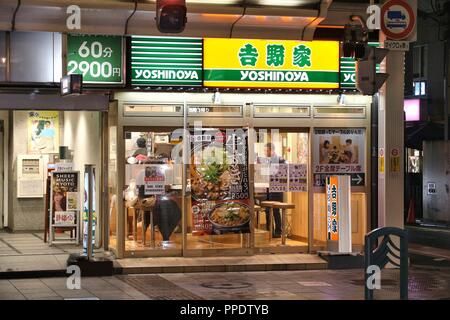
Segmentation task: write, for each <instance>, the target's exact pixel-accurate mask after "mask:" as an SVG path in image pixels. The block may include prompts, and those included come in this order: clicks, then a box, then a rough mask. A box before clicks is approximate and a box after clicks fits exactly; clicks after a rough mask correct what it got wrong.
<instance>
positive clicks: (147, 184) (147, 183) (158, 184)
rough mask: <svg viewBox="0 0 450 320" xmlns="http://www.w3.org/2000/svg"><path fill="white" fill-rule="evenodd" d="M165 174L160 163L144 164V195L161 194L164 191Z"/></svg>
mask: <svg viewBox="0 0 450 320" xmlns="http://www.w3.org/2000/svg"><path fill="white" fill-rule="evenodd" d="M165 180H166V175H165V172H164V168H163V167H162V166H161V165H152V166H145V176H144V193H145V195H146V196H147V195H163V194H164V193H165V188H164V185H165Z"/></svg>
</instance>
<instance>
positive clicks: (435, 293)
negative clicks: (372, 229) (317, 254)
mask: <svg viewBox="0 0 450 320" xmlns="http://www.w3.org/2000/svg"><path fill="white" fill-rule="evenodd" d="M398 283H399V272H398V270H393V269H386V270H383V271H382V278H381V290H376V292H375V299H377V300H380V299H389V300H390V299H393V300H398V299H399V292H398ZM449 284H450V272H448V269H445V270H433V271H430V270H428V269H424V268H416V267H411V268H410V273H409V299H411V300H416V299H418V300H431V299H433V300H436V299H450V291H449V290H448V288H449ZM1 299H21V300H24V299H44V300H47V299H52V300H53V299H56V300H63V299H70V300H73V299H79V300H87V299H89V300H93V299H95V300H97V299H100V300H175V299H176V300H217V299H220V300H227V301H231V300H280V299H281V300H362V299H364V272H363V270H303V271H289V272H285V271H263V272H216V273H205V272H202V273H170V274H167V273H165V274H147V275H145V274H142V275H119V276H112V277H95V278H92V277H88V278H86V277H83V278H82V279H81V289H80V290H69V289H68V288H67V286H66V279H65V278H40V279H14V280H0V300H1Z"/></svg>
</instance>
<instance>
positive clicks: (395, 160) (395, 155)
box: [390, 148, 400, 172]
mask: <svg viewBox="0 0 450 320" xmlns="http://www.w3.org/2000/svg"><path fill="white" fill-rule="evenodd" d="M390 169H391V172H400V151H399V149H397V148H395V149H392V150H391V167H390Z"/></svg>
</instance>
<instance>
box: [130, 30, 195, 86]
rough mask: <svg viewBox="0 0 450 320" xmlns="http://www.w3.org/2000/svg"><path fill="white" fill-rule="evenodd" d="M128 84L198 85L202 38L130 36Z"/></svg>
mask: <svg viewBox="0 0 450 320" xmlns="http://www.w3.org/2000/svg"><path fill="white" fill-rule="evenodd" d="M130 54H131V56H130V59H131V61H130V66H131V71H130V72H131V85H133V86H190V87H191V86H201V85H202V55H203V45H202V39H199V38H161V37H145V36H133V37H131V50H130Z"/></svg>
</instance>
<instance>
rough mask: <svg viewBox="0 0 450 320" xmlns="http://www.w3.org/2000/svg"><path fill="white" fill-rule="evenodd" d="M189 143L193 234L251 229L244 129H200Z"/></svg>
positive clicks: (242, 231) (239, 231) (246, 231)
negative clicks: (200, 131)
mask: <svg viewBox="0 0 450 320" xmlns="http://www.w3.org/2000/svg"><path fill="white" fill-rule="evenodd" d="M237 131H239V134H236V132H237ZM191 143H192V146H191V150H192V154H191V164H190V177H191V197H192V207H191V213H192V221H193V230H192V234H193V235H198V236H202V235H211V234H226V233H250V219H251V215H250V214H251V211H250V189H249V174H248V147H247V131H246V130H243V129H236V130H234V129H227V130H202V133H201V136H199V134H198V133H197V132H196V133H195V134H194V135H193V136H192V140H191Z"/></svg>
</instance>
